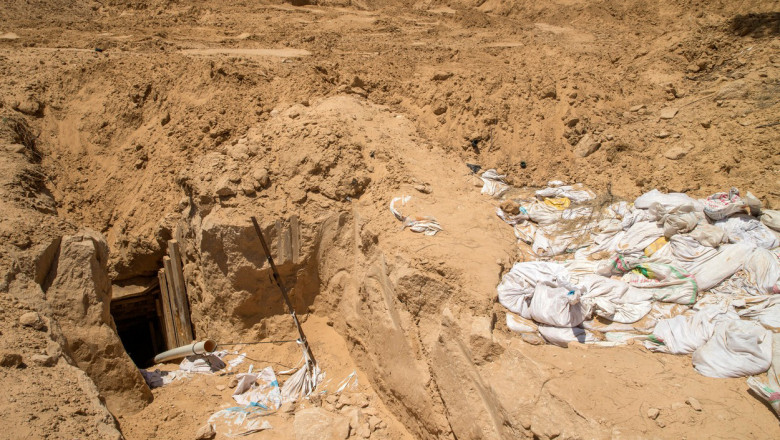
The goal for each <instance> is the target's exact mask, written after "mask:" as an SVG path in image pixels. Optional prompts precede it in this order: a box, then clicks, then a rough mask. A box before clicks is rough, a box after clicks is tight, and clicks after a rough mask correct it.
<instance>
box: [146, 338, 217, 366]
mask: <svg viewBox="0 0 780 440" xmlns="http://www.w3.org/2000/svg"><path fill="white" fill-rule="evenodd" d="M216 349H217V343H216V342H214V341H212V340H211V339H206V340H205V341H201V342H193V343H192V344H190V345H184V346H182V347H178V348H174V349H172V350H168V351H164V352H162V353H160V354H158V355H157V356H155V357H154V363H155V364H159V363H160V362H165V361H167V360H171V359H176V358H181V357H185V356H190V355H193V354H204V353H211V352H213V351H214V350H216Z"/></svg>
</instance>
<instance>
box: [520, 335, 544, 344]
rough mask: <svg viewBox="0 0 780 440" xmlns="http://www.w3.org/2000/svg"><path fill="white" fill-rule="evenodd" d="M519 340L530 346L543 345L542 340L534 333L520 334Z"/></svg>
mask: <svg viewBox="0 0 780 440" xmlns="http://www.w3.org/2000/svg"><path fill="white" fill-rule="evenodd" d="M520 339H522V340H523V342H525V343H527V344H531V345H544V344H545V342H544V339H543V338H542V337H541V336H539V335H538V334H536V333H522V334H520Z"/></svg>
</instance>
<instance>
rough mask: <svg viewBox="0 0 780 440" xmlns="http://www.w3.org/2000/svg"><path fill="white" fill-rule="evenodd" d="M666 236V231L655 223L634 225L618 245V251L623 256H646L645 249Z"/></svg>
mask: <svg viewBox="0 0 780 440" xmlns="http://www.w3.org/2000/svg"><path fill="white" fill-rule="evenodd" d="M663 235H664V230H663V229H662V228H659V227H658V225H657V224H656V223H655V222H638V223H634V225H633V226H631V227H630V228H629V229H628V230H627V231H626V233H625V235H623V237H622V238H621V239H620V240H619V241H618V242H617V244H616V248H617V249H616V251H617V252H618V253H620V254H622V255H627V256H639V255H644V250H645V248H646V247H647V246H648V245H650V243H652V242H654V241H655V240H657V239H658V238H660V237H662V236H663Z"/></svg>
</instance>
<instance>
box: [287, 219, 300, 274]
mask: <svg viewBox="0 0 780 440" xmlns="http://www.w3.org/2000/svg"><path fill="white" fill-rule="evenodd" d="M290 247H291V248H292V249H291V250H292V255H291V258H292V262H293V264H298V259H300V258H301V226H300V225H299V224H298V216H297V215H293V216H292V217H290Z"/></svg>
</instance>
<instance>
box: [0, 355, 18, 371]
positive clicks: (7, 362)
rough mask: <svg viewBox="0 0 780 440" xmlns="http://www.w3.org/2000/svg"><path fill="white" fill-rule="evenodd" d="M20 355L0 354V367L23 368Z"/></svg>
mask: <svg viewBox="0 0 780 440" xmlns="http://www.w3.org/2000/svg"><path fill="white" fill-rule="evenodd" d="M23 365H24V363H23V362H22V355H20V354H19V353H12V352H8V351H3V352H0V367H5V368H19V367H21V366H23Z"/></svg>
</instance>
